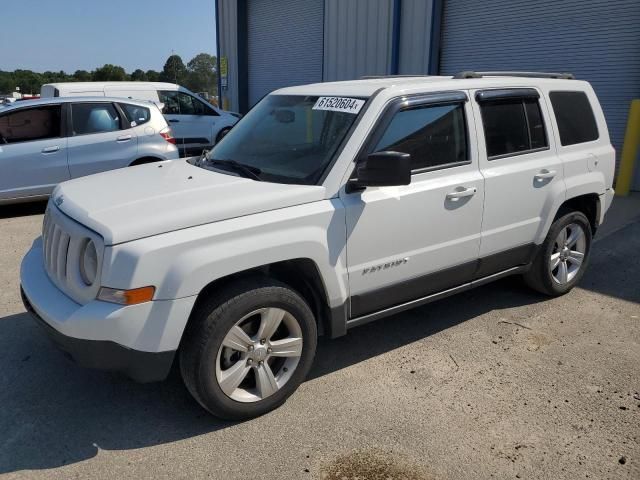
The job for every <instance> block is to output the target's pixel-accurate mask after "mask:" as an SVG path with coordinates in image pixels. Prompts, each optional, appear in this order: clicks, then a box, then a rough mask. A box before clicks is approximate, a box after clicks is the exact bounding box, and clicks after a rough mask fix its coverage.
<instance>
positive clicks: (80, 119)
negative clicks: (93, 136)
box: [71, 103, 120, 135]
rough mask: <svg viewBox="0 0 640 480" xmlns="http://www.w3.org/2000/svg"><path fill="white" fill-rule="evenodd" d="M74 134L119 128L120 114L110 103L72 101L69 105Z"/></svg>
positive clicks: (110, 130)
mask: <svg viewBox="0 0 640 480" xmlns="http://www.w3.org/2000/svg"><path fill="white" fill-rule="evenodd" d="M71 124H72V126H73V134H74V135H87V134H90V133H105V132H114V131H116V130H120V115H118V112H117V110H116V109H115V107H114V106H113V104H111V103H74V104H72V105H71Z"/></svg>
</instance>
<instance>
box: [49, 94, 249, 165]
mask: <svg viewBox="0 0 640 480" xmlns="http://www.w3.org/2000/svg"><path fill="white" fill-rule="evenodd" d="M40 95H41V97H42V98H51V97H76V96H82V97H86V96H100V97H102V96H105V97H124V98H131V99H135V100H151V101H153V102H156V103H158V104H160V103H162V104H164V108H163V110H162V113H163V114H164V116H165V118H166V119H167V121H168V122H169V124H170V125H171V130H172V131H173V135H174V137H175V138H176V145H177V146H178V148H179V150H180V154H181V156H190V155H199V154H200V153H202V150H203V149H205V148H207V149H208V148H211V147H212V146H213V145H215V144H216V143H217V142H218V141H219V140H220V139H221V138H222V137H224V136H225V135H226V134H227V132H228V131H229V130H230V129H231V127H232V126H233V125H234V124H235V123H236V122H237V121H238V119H239V118H240V115H239V114H237V113H232V112H226V111H224V110H220V109H218V108H216V107H214V106H213V105H211V104H210V103H209V102H207V101H205V100H204V99H203V98H202V97H200V96H198V95H196V94H195V93H193V92H191V91H189V90H187V89H186V88H184V87H181V86H180V85H176V84H175V83H162V82H67V83H48V84H46V85H43V86H42V88H41V90H40Z"/></svg>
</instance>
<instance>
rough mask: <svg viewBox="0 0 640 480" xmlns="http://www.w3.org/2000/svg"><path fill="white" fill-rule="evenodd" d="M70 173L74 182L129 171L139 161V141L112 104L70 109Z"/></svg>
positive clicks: (85, 105)
mask: <svg viewBox="0 0 640 480" xmlns="http://www.w3.org/2000/svg"><path fill="white" fill-rule="evenodd" d="M70 106H71V110H70V115H69V117H70V118H69V123H70V125H71V129H70V136H69V143H68V148H69V170H70V172H71V177H72V178H77V177H82V176H85V175H91V174H92V173H98V172H103V171H105V170H112V169H114V168H120V167H126V166H128V165H129V164H131V162H132V161H134V160H135V159H136V158H137V153H138V137H137V135H136V133H135V129H134V128H132V127H131V124H130V123H129V122H128V120H127V119H126V118H125V115H124V114H123V113H122V111H121V110H120V108H119V107H118V106H117V105H116V104H113V103H111V102H87V103H73V104H71V105H70Z"/></svg>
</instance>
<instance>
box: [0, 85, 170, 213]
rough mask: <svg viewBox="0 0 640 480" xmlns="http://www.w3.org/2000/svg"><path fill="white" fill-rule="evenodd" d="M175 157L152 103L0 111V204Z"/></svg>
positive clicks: (97, 101) (48, 102)
mask: <svg viewBox="0 0 640 480" xmlns="http://www.w3.org/2000/svg"><path fill="white" fill-rule="evenodd" d="M178 157H179V155H178V149H177V148H176V145H175V139H174V138H173V136H172V133H171V129H170V128H169V126H168V125H167V121H166V120H165V118H164V117H163V115H162V113H161V112H160V110H159V108H158V106H157V105H156V104H154V103H152V102H147V101H136V100H126V99H122V98H105V97H72V98H48V99H43V100H26V101H21V102H15V103H13V104H11V105H8V106H5V107H4V108H1V109H0V204H3V203H14V202H20V201H30V200H39V199H43V198H46V197H48V196H49V195H50V194H51V192H52V191H53V188H54V187H55V186H56V185H57V184H58V183H60V182H63V181H65V180H69V179H71V178H77V177H82V176H85V175H91V174H93V173H98V172H103V171H105V170H113V169H115V168H120V167H128V166H132V165H138V164H141V163H149V162H155V161H161V160H170V159H177V158H178Z"/></svg>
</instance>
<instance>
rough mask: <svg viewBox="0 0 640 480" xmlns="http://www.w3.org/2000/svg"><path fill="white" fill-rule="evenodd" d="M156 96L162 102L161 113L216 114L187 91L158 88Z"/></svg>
mask: <svg viewBox="0 0 640 480" xmlns="http://www.w3.org/2000/svg"><path fill="white" fill-rule="evenodd" d="M158 97H159V98H160V101H161V102H162V103H164V110H163V111H162V113H164V114H165V115H216V113H215V112H214V111H213V110H212V109H209V108H207V107H206V105H204V104H203V103H202V102H201V101H200V100H198V99H197V98H194V97H192V96H191V95H189V94H187V93H183V92H176V91H171V90H160V91H159V92H158Z"/></svg>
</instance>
